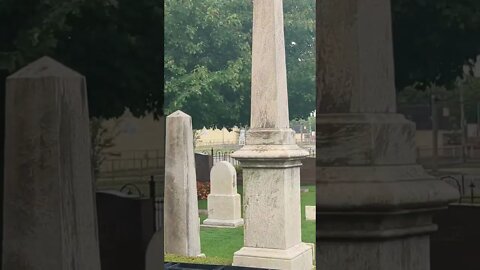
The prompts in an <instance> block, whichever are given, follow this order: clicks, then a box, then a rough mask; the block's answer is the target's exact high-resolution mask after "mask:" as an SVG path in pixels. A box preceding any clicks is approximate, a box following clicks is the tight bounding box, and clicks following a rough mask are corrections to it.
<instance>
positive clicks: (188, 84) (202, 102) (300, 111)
mask: <svg viewBox="0 0 480 270" xmlns="http://www.w3.org/2000/svg"><path fill="white" fill-rule="evenodd" d="M284 12H285V16H284V17H285V43H286V56H287V76H288V91H289V111H290V116H291V117H292V118H295V117H302V116H308V114H309V113H310V112H311V111H312V110H313V109H314V108H315V82H314V79H315V60H314V42H315V41H314V35H315V34H314V26H315V23H314V22H315V1H314V0H285V1H284ZM251 28H252V3H251V1H225V0H204V1H201V2H199V1H195V0H182V1H180V0H167V1H166V3H165V42H166V43H165V82H166V85H165V109H166V113H171V112H173V111H175V110H177V109H181V110H183V111H185V112H186V113H188V114H191V115H192V117H193V125H194V127H195V128H201V127H202V126H219V127H221V126H227V127H231V126H233V125H242V124H243V125H245V124H248V122H249V116H250V72H251V30H252V29H251Z"/></svg>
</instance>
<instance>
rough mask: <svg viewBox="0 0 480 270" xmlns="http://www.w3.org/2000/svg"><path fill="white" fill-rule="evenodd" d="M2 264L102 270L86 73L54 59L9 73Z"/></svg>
mask: <svg viewBox="0 0 480 270" xmlns="http://www.w3.org/2000/svg"><path fill="white" fill-rule="evenodd" d="M5 105H6V110H5V120H6V123H5V171H4V181H5V187H4V205H3V207H4V208H3V209H4V210H3V211H4V212H3V213H4V221H3V222H4V225H3V250H2V251H3V254H2V255H3V260H2V261H3V262H2V263H3V265H2V269H4V270H19V269H28V270H36V269H38V270H43V269H55V270H77V269H90V270H100V251H99V242H98V231H97V216H96V207H95V192H94V180H93V177H92V176H93V174H92V167H91V158H90V149H91V148H90V132H89V114H88V102H87V88H86V81H85V77H84V76H83V75H81V74H79V73H77V72H76V71H73V70H71V69H69V68H68V67H66V66H64V65H62V64H60V63H58V62H57V61H55V60H53V59H51V58H49V57H42V58H40V59H39V60H37V61H35V62H33V63H31V64H29V65H27V66H26V67H24V68H22V69H20V70H19V71H17V72H16V73H15V74H13V75H11V76H10V77H8V78H7V85H6V100H5Z"/></svg>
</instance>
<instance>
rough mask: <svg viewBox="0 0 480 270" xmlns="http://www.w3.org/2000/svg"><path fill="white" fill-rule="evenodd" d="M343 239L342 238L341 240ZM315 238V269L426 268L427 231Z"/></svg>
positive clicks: (401, 269)
mask: <svg viewBox="0 0 480 270" xmlns="http://www.w3.org/2000/svg"><path fill="white" fill-rule="evenodd" d="M342 240H343V241H342ZM342 240H338V241H334V240H325V239H322V241H319V242H318V246H317V252H318V253H319V255H320V254H321V256H318V261H317V266H318V269H335V270H348V269H355V270H371V269H372V270H373V269H388V270H429V269H430V259H429V258H430V241H429V235H418V236H408V237H402V238H388V239H377V240H370V241H365V240H363V241H348V242H347V241H345V240H344V239H342Z"/></svg>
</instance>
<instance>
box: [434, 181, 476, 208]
mask: <svg viewBox="0 0 480 270" xmlns="http://www.w3.org/2000/svg"><path fill="white" fill-rule="evenodd" d="M440 179H441V180H443V181H445V182H447V183H448V184H450V185H452V186H453V187H455V188H456V189H457V190H458V192H459V194H460V198H459V200H458V202H459V203H472V204H480V176H473V175H464V174H459V175H445V176H442V177H440Z"/></svg>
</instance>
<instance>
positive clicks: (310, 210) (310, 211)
mask: <svg viewBox="0 0 480 270" xmlns="http://www.w3.org/2000/svg"><path fill="white" fill-rule="evenodd" d="M316 217H317V213H316V212H315V206H311V205H306V206H305V219H306V220H315V218H316Z"/></svg>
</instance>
